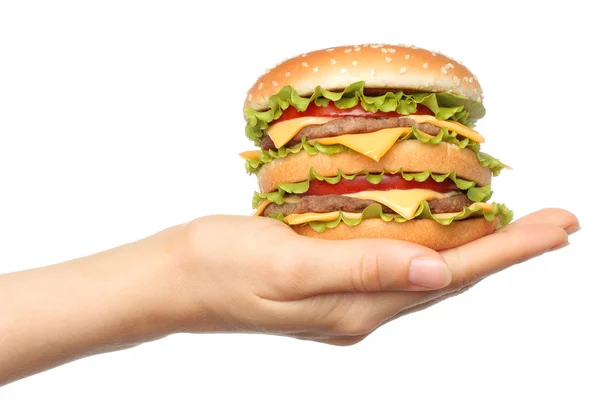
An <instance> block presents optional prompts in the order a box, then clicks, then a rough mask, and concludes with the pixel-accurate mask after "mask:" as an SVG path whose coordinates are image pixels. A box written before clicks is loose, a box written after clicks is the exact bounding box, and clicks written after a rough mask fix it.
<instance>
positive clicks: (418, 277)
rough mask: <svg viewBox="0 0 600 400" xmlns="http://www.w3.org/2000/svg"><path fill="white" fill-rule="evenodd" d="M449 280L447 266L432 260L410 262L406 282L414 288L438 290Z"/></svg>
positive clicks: (418, 259)
mask: <svg viewBox="0 0 600 400" xmlns="http://www.w3.org/2000/svg"><path fill="white" fill-rule="evenodd" d="M451 279H452V275H451V274H450V270H449V269H448V266H447V265H446V264H445V263H444V262H442V261H440V260H435V259H432V258H417V259H415V260H412V261H411V263H410V267H409V269H408V280H409V281H410V283H412V284H413V285H416V286H423V287H426V288H430V289H439V288H443V287H445V286H447V285H448V284H449V283H450V280H451Z"/></svg>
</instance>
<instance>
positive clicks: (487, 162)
mask: <svg viewBox="0 0 600 400" xmlns="http://www.w3.org/2000/svg"><path fill="white" fill-rule="evenodd" d="M477 158H478V159H479V164H481V165H483V166H484V167H488V168H489V169H490V170H491V171H492V174H493V175H494V176H498V175H499V174H500V171H502V169H504V168H506V166H505V165H504V164H503V163H502V161H500V160H498V159H497V158H494V157H492V156H490V155H489V154H486V153H477ZM509 169H510V168H509Z"/></svg>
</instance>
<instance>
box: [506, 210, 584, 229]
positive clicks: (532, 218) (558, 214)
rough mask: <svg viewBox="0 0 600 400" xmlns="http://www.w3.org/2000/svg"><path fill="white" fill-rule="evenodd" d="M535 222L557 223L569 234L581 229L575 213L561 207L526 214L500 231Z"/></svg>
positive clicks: (556, 224)
mask: <svg viewBox="0 0 600 400" xmlns="http://www.w3.org/2000/svg"><path fill="white" fill-rule="evenodd" d="M533 224H550V225H555V226H558V227H561V228H562V229H564V230H565V231H566V232H567V233H568V234H572V233H574V232H576V231H578V230H579V220H578V219H577V217H576V216H575V215H574V214H573V213H571V212H569V211H567V210H563V209H560V208H546V209H543V210H539V211H536V212H534V213H531V214H529V215H526V216H524V217H522V218H520V219H518V220H516V221H515V222H513V223H512V224H509V225H506V226H503V227H502V228H500V229H499V230H498V231H499V232H501V231H503V230H510V229H512V228H514V227H517V226H523V225H533Z"/></svg>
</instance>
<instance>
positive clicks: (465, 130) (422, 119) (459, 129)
mask: <svg viewBox="0 0 600 400" xmlns="http://www.w3.org/2000/svg"><path fill="white" fill-rule="evenodd" d="M407 118H410V119H412V120H413V121H415V122H417V123H428V124H431V125H435V126H437V127H439V128H448V130H450V131H454V132H456V133H458V134H459V135H462V136H464V137H467V138H469V139H471V140H473V141H474V142H477V143H483V142H485V139H484V138H483V136H481V134H480V133H479V132H477V131H474V130H473V129H471V128H469V127H466V126H464V125H463V124H459V123H458V122H452V121H444V120H439V119H437V118H436V117H434V116H432V115H409V116H407Z"/></svg>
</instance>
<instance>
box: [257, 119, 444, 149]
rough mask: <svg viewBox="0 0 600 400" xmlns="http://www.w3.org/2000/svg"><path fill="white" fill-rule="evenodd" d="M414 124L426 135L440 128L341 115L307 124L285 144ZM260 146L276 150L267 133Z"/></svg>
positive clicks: (393, 120)
mask: <svg viewBox="0 0 600 400" xmlns="http://www.w3.org/2000/svg"><path fill="white" fill-rule="evenodd" d="M413 125H415V126H416V127H417V129H418V130H420V131H421V132H424V133H427V134H428V135H434V136H435V135H437V134H438V133H439V132H440V128H438V127H437V126H434V125H431V124H426V123H425V124H417V123H415V121H414V120H412V119H411V118H408V117H406V118H392V117H390V118H363V117H343V118H335V119H333V120H331V121H329V122H327V123H325V124H323V125H309V126H305V127H304V128H302V129H301V130H300V131H299V132H298V133H297V134H296V136H294V137H293V138H292V140H290V141H289V142H288V143H287V144H286V146H287V147H290V146H293V145H294V144H297V143H300V142H301V141H302V138H303V137H306V139H320V138H325V137H332V136H340V135H345V134H349V133H368V132H375V131H378V130H381V129H387V128H409V127H411V126H413ZM260 147H261V148H262V149H263V150H269V149H271V150H276V149H277V147H275V144H274V143H273V140H271V137H270V136H269V135H265V137H264V138H263V140H262V142H261V145H260Z"/></svg>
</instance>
